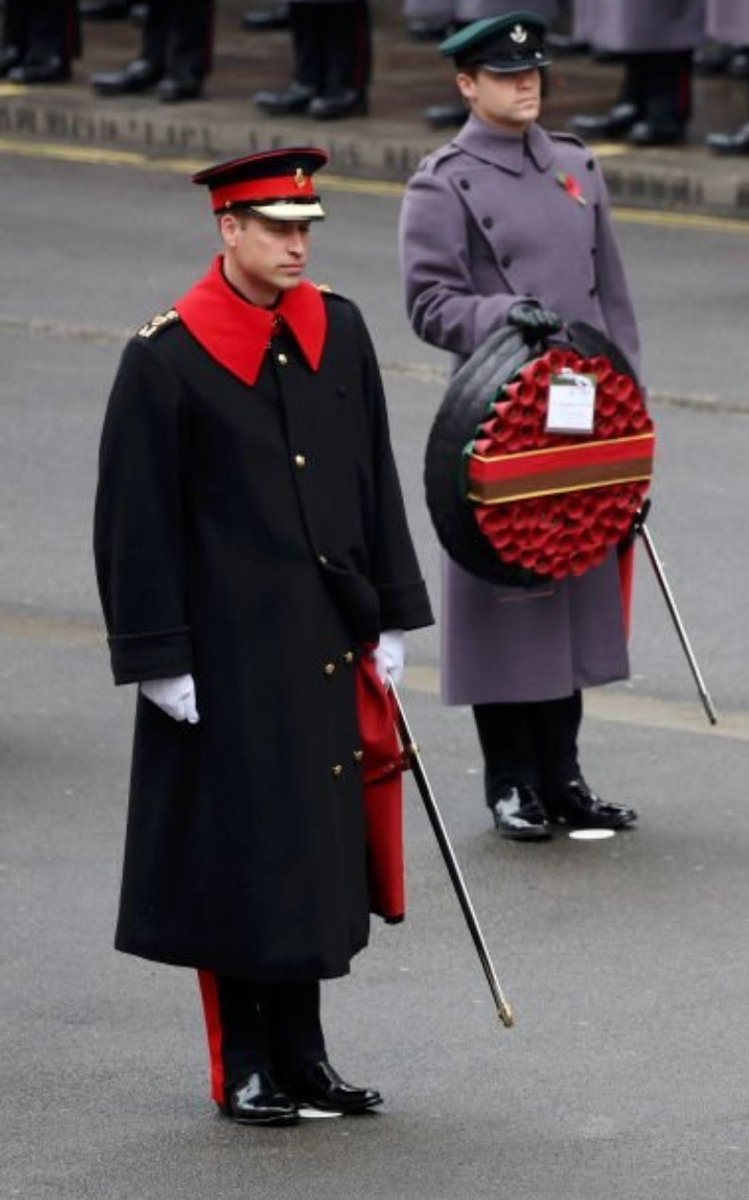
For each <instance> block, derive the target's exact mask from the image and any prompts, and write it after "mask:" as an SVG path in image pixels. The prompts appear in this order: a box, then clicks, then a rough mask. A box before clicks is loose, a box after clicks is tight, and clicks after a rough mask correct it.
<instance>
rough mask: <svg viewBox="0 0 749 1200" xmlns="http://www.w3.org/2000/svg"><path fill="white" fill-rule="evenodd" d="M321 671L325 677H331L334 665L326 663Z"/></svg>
mask: <svg viewBox="0 0 749 1200" xmlns="http://www.w3.org/2000/svg"><path fill="white" fill-rule="evenodd" d="M323 671H324V672H325V674H326V675H332V674H333V672H334V671H335V663H334V662H326V664H325V666H324V667H323Z"/></svg>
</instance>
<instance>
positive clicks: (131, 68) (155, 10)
mask: <svg viewBox="0 0 749 1200" xmlns="http://www.w3.org/2000/svg"><path fill="white" fill-rule="evenodd" d="M212 52H213V0H150V3H149V4H148V6H147V12H146V14H145V18H144V20H143V25H142V34H141V49H140V54H139V56H138V57H137V58H134V59H132V61H131V62H129V63H126V65H125V66H124V67H122V69H121V70H119V71H97V72H96V73H95V74H94V75H92V76H91V84H92V87H93V89H94V91H95V92H97V93H98V94H99V95H100V96H123V95H132V94H134V93H136V92H145V91H148V90H149V89H150V88H156V93H157V95H158V98H159V100H161V101H162V103H165V104H170V103H171V104H173V103H176V102H177V101H180V100H196V99H197V98H198V97H199V96H202V94H203V80H204V79H205V77H206V75H207V74H208V72H209V71H210V69H211V62H212Z"/></svg>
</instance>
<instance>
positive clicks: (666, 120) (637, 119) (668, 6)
mask: <svg viewBox="0 0 749 1200" xmlns="http://www.w3.org/2000/svg"><path fill="white" fill-rule="evenodd" d="M704 17H705V0H660V3H658V4H654V3H653V0H607V2H606V3H605V4H602V3H600V4H595V5H592V4H591V3H590V0H585V3H584V5H583V11H582V13H581V21H582V22H583V27H584V32H585V37H586V40H587V41H590V42H591V43H592V44H593V46H595V47H596V49H600V50H610V51H614V52H616V53H617V54H621V55H622V57H623V59H624V79H623V81H622V86H621V89H620V92H619V96H618V98H617V100H616V102H615V104H614V105H613V107H612V108H611V109H610V110H609V111H608V112H607V113H603V114H600V115H599V114H595V115H588V114H583V115H581V116H578V117H574V118H573V121H572V128H573V129H574V130H575V132H576V133H579V134H580V135H581V137H598V138H601V137H603V138H620V137H621V138H626V140H627V141H628V142H631V143H632V144H633V145H636V146H664V145H673V144H674V143H677V142H681V141H683V140H684V137H685V134H686V128H687V124H688V122H689V118H690V117H691V115H692V56H693V52H694V49H695V47H696V46H699V45H700V43H701V42H702V40H703V37H704Z"/></svg>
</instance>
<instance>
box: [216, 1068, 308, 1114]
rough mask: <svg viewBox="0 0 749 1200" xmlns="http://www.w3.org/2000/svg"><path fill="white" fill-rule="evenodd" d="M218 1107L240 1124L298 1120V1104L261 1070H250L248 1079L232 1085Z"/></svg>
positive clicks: (270, 1076)
mask: <svg viewBox="0 0 749 1200" xmlns="http://www.w3.org/2000/svg"><path fill="white" fill-rule="evenodd" d="M219 1109H220V1110H221V1112H222V1113H223V1114H224V1116H225V1117H231V1118H232V1120H233V1121H236V1122H237V1123H238V1124H239V1125H291V1124H293V1123H294V1122H295V1121H298V1120H299V1109H298V1107H297V1105H296V1104H295V1103H294V1101H293V1100H292V1099H291V1098H290V1097H289V1096H287V1094H286V1093H285V1092H282V1091H281V1089H280V1088H279V1087H278V1085H277V1084H276V1081H275V1080H274V1079H273V1077H272V1075H270V1074H269V1073H268V1072H267V1071H264V1070H261V1071H253V1072H252V1074H251V1075H250V1076H249V1078H248V1079H246V1080H245V1081H244V1082H243V1083H241V1084H240V1085H239V1086H238V1087H235V1088H232V1089H231V1091H230V1092H229V1095H228V1099H227V1101H226V1103H225V1104H219Z"/></svg>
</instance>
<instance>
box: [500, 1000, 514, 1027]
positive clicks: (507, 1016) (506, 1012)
mask: <svg viewBox="0 0 749 1200" xmlns="http://www.w3.org/2000/svg"><path fill="white" fill-rule="evenodd" d="M497 1015H498V1017H499V1019H500V1021H501V1022H502V1024H503V1025H504V1027H505V1029H512V1027H513V1025H514V1024H515V1015H514V1013H513V1011H512V1009H511V1008H510V1006H509V1004H503V1005H502V1006H501V1007H500V1008H498V1009H497Z"/></svg>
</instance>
